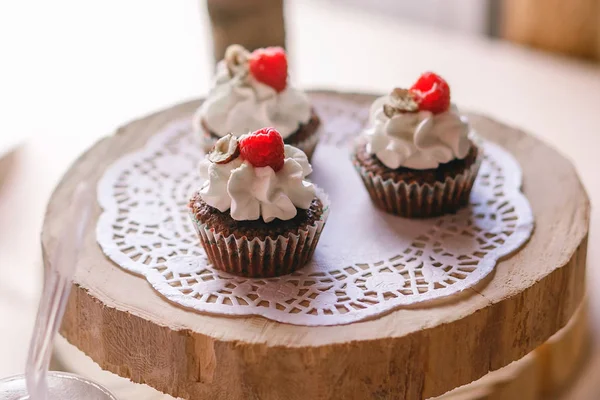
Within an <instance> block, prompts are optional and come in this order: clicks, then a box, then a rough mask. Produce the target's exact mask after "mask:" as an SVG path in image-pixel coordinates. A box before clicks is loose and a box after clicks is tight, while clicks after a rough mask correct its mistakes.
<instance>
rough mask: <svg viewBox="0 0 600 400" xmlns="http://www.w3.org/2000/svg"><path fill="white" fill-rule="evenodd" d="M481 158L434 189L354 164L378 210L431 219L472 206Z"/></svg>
mask: <svg viewBox="0 0 600 400" xmlns="http://www.w3.org/2000/svg"><path fill="white" fill-rule="evenodd" d="M482 158H483V157H482V154H481V150H480V152H479V154H478V156H477V159H476V160H475V162H474V163H473V164H472V165H471V166H470V167H469V168H467V169H465V170H464V171H463V172H461V173H459V174H457V175H455V176H453V177H447V178H446V180H445V181H444V182H435V183H434V184H433V185H432V184H429V183H425V184H422V185H421V184H417V183H415V182H412V183H410V184H407V183H406V182H403V181H400V182H394V181H393V180H392V179H385V180H384V179H382V178H381V177H380V176H379V175H376V174H373V173H372V172H370V171H368V170H367V169H366V168H364V167H363V166H362V165H361V164H360V163H359V161H358V160H357V159H356V158H355V157H353V159H352V162H353V164H354V167H355V169H356V170H357V171H358V173H359V175H360V177H361V179H362V181H363V183H364V185H365V187H366V188H367V191H368V192H369V196H370V197H371V200H372V201H373V202H374V203H375V205H376V206H377V207H378V208H380V209H382V210H384V211H386V212H388V213H391V214H395V215H398V216H400V217H405V218H431V217H437V216H440V215H444V214H451V213H455V212H456V211H458V210H459V209H460V208H462V207H464V206H466V205H467V204H468V203H469V196H470V194H471V189H472V188H473V183H474V182H475V178H476V177H477V172H478V171H479V167H480V165H481V161H482Z"/></svg>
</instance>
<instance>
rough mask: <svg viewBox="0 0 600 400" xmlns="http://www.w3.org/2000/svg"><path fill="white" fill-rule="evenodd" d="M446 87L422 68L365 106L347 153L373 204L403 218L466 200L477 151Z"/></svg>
mask: <svg viewBox="0 0 600 400" xmlns="http://www.w3.org/2000/svg"><path fill="white" fill-rule="evenodd" d="M469 136H470V128H469V125H468V122H467V120H466V118H464V117H462V116H460V114H459V113H458V110H457V108H456V106H454V105H453V104H452V103H451V102H450V88H449V86H448V84H447V83H446V81H445V80H444V79H442V78H441V77H440V76H438V75H436V74H434V73H431V72H427V73H424V74H423V75H421V77H420V78H419V80H418V81H417V83H415V84H414V85H413V86H412V87H411V88H410V89H408V90H407V89H394V90H393V91H392V93H391V94H390V95H388V96H384V97H381V98H379V99H377V100H375V102H374V103H373V105H372V106H371V113H370V123H369V127H368V128H367V129H366V130H365V132H364V135H362V137H361V138H360V139H359V142H358V144H357V146H356V148H355V150H354V153H353V155H352V162H353V164H354V167H355V169H356V170H357V171H358V173H359V174H360V177H361V178H362V180H363V183H364V184H365V187H366V188H367V190H368V192H369V195H370V197H371V199H372V201H373V202H374V204H375V205H376V206H377V207H379V208H381V209H383V210H385V211H386V212H389V213H392V214H395V215H399V216H402V217H407V218H428V217H434V216H439V215H443V214H446V213H454V212H456V211H457V210H458V209H460V208H461V207H464V206H465V205H467V204H468V202H469V195H470V193H471V189H472V187H473V183H474V181H475V178H476V176H477V172H478V170H479V166H480V164H481V159H482V153H481V149H480V148H479V147H477V145H476V144H475V143H474V141H473V140H472V139H470V137H469Z"/></svg>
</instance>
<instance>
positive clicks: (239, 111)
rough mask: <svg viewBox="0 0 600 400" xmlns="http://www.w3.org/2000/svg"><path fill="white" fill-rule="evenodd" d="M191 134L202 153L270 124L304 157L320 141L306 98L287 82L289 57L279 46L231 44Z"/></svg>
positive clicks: (311, 151)
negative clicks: (255, 47)
mask: <svg viewBox="0 0 600 400" xmlns="http://www.w3.org/2000/svg"><path fill="white" fill-rule="evenodd" d="M193 124H194V130H195V132H196V134H197V136H198V137H199V138H200V139H201V141H202V145H203V148H204V150H205V152H209V151H210V150H211V149H212V147H213V145H214V144H215V142H216V141H217V140H218V139H220V138H222V137H224V136H226V135H228V134H230V133H231V134H233V135H235V136H240V135H242V134H244V133H246V132H249V131H254V130H257V129H261V128H263V127H265V126H272V127H274V128H275V129H277V130H278V131H279V133H280V134H281V136H282V137H283V141H284V143H285V144H289V145H292V146H294V147H297V148H299V149H300V150H302V151H303V152H304V153H305V154H306V155H307V156H308V159H309V160H310V158H311V157H312V154H313V152H314V150H315V147H316V145H317V141H318V139H319V136H318V133H319V129H318V128H319V125H320V121H319V117H318V116H317V114H316V113H315V111H314V109H313V108H312V106H311V104H310V101H309V99H308V96H307V95H306V94H305V93H304V92H302V91H300V90H298V89H296V88H294V87H292V86H291V85H289V83H288V64H287V55H286V53H285V51H284V50H283V49H282V48H280V47H268V48H265V49H258V50H255V51H254V52H252V53H249V52H248V51H247V50H246V49H244V48H243V47H242V46H240V45H231V46H229V47H228V48H227V51H226V52H225V59H224V60H221V61H220V62H219V63H218V65H217V74H216V77H215V81H214V85H213V88H212V89H211V91H210V92H209V94H208V97H207V98H206V100H205V101H204V103H202V105H201V106H200V108H199V109H198V111H197V112H196V114H195V116H194V121H193Z"/></svg>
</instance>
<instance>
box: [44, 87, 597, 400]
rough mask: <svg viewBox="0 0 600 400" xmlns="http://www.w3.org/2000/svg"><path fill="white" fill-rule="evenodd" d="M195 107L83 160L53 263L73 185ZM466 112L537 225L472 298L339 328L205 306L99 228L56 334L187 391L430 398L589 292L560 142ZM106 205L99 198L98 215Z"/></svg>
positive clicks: (145, 123)
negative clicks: (176, 290) (164, 293)
mask: <svg viewBox="0 0 600 400" xmlns="http://www.w3.org/2000/svg"><path fill="white" fill-rule="evenodd" d="M314 95H318V96H326V97H327V96H329V97H330V98H331V99H332V100H336V99H337V100H339V99H340V98H343V99H346V100H351V101H355V102H357V103H360V104H365V105H367V104H369V103H370V102H371V101H372V100H373V97H372V96H367V95H356V94H339V93H332V92H318V93H314ZM198 104H199V103H198V102H190V103H185V104H181V105H178V106H175V107H173V108H170V109H168V110H165V111H162V112H159V113H156V114H154V115H151V116H149V117H146V118H143V119H141V120H138V121H135V122H132V123H130V124H128V125H127V126H125V127H123V128H121V129H119V130H118V131H117V133H116V134H115V135H113V136H111V137H108V138H105V139H103V140H101V141H100V142H99V143H97V144H96V145H95V146H94V147H93V148H92V149H90V150H89V151H88V152H86V153H85V154H84V155H83V156H81V157H80V158H79V159H78V160H77V162H76V163H75V165H73V167H72V168H71V169H70V170H69V171H68V172H67V174H66V175H65V176H64V178H63V180H62V181H61V183H60V184H59V186H58V187H57V189H56V191H55V193H54V194H53V196H52V198H51V200H50V203H49V205H48V210H47V214H46V219H45V222H44V227H43V233H42V244H43V254H44V260H45V262H47V260H49V259H52V255H53V253H54V252H55V251H56V244H57V239H58V238H59V237H60V235H61V234H62V233H63V232H64V230H65V229H74V227H71V226H65V225H64V224H63V223H62V221H63V216H64V212H65V210H66V209H67V208H68V207H69V204H68V199H69V196H70V195H71V194H72V191H73V189H74V187H75V185H76V184H77V183H78V182H79V181H81V180H87V181H89V182H90V183H91V184H92V186H93V187H95V184H96V183H97V182H98V180H99V179H100V177H101V176H102V174H103V172H104V170H105V169H106V167H107V166H108V165H110V164H111V163H112V162H113V161H114V160H116V159H118V158H120V157H121V156H122V155H124V154H125V153H128V152H131V151H134V150H136V149H138V148H140V147H141V146H143V145H144V143H145V142H146V141H147V140H148V138H150V137H151V136H152V135H153V134H154V133H155V132H157V131H158V130H159V129H161V128H162V127H164V125H165V124H167V123H168V122H169V121H172V120H173V119H177V118H180V117H184V116H187V115H191V114H192V113H193V112H194V110H195V109H196V107H197V106H198ZM323 117H324V118H327V116H326V115H324V116H323ZM471 122H472V124H473V126H474V127H475V129H476V130H477V131H478V132H479V133H480V134H481V136H483V137H485V138H487V139H489V140H492V141H494V142H496V143H498V144H500V145H502V146H503V147H504V148H506V149H507V150H508V151H510V152H511V153H512V154H513V155H514V156H515V157H516V159H517V160H518V162H519V163H520V164H521V167H522V169H523V175H524V176H523V190H524V193H525V195H526V196H527V198H528V200H529V202H530V204H531V206H532V209H533V212H534V216H535V224H536V225H535V230H534V233H533V235H532V237H531V239H530V241H529V242H528V243H527V244H526V245H525V246H524V247H523V248H522V249H521V250H520V251H518V252H517V253H516V254H514V255H512V256H511V257H508V258H506V259H504V260H502V261H501V262H500V263H499V264H498V265H497V267H496V270H495V273H493V274H492V276H491V277H489V278H488V279H487V281H486V282H485V283H484V284H483V285H479V286H477V287H476V288H474V289H469V292H468V293H467V295H462V296H458V297H457V298H456V299H450V301H444V302H434V303H432V304H426V305H422V306H419V307H410V308H404V309H399V310H397V311H394V312H391V313H389V314H387V315H384V316H382V317H379V318H376V319H372V320H369V321H363V322H358V323H353V324H350V325H344V326H328V327H308V326H294V325H289V324H282V323H278V322H274V321H271V320H267V319H264V318H262V317H238V318H228V317H221V316H216V315H207V314H200V313H197V312H193V311H188V310H186V309H183V308H180V307H178V306H176V305H174V304H172V303H169V302H168V301H166V300H165V299H163V298H162V297H161V296H160V295H159V294H158V293H157V292H155V291H154V290H153V289H152V288H151V287H150V285H149V284H148V283H147V282H146V280H145V279H143V278H141V277H138V276H134V275H132V274H130V273H127V272H125V271H124V270H122V269H121V268H119V267H117V266H116V265H114V264H113V263H112V262H111V261H109V260H108V259H107V258H106V257H105V256H104V254H103V253H102V251H101V249H100V247H99V246H98V244H97V243H96V240H95V230H94V229H95V227H94V226H91V227H90V229H89V231H88V232H87V234H86V239H85V249H84V251H83V256H82V258H81V259H80V264H79V266H78V271H77V273H76V276H75V279H74V287H73V292H72V295H71V298H70V300H69V305H68V307H67V310H66V313H65V320H64V323H63V326H62V330H61V332H62V335H63V336H64V337H65V338H66V339H67V340H68V341H69V342H70V343H72V344H74V345H75V346H77V347H78V348H79V349H80V350H82V351H83V352H84V353H86V354H87V355H89V356H90V357H91V358H92V359H93V360H94V361H95V362H96V363H98V364H99V365H100V367H101V368H103V369H105V370H108V371H111V372H113V373H116V374H118V375H120V376H123V377H126V378H129V379H131V380H132V381H134V382H140V383H146V384H148V385H150V386H152V387H154V388H156V389H157V390H159V391H162V392H165V393H168V394H171V395H173V396H176V397H182V398H184V399H217V400H218V399H223V400H225V399H227V400H232V399H261V400H268V399H287V400H296V399H298V400H300V399H302V400H304V399H397V398H401V399H424V398H430V397H435V396H440V395H442V394H444V393H445V392H448V391H450V390H452V389H455V388H457V387H459V386H462V385H465V384H468V383H470V382H473V381H475V380H477V379H479V378H481V377H483V376H484V375H486V374H488V372H490V371H494V370H498V369H500V368H502V367H504V366H506V365H508V364H510V363H511V362H513V361H515V360H519V359H521V358H523V357H525V356H527V355H528V354H529V353H531V352H532V351H533V350H535V349H536V348H538V346H540V345H542V344H543V343H544V342H546V341H547V340H548V339H549V338H550V337H551V336H552V335H553V334H555V333H556V332H557V331H559V330H560V329H561V328H562V327H564V326H565V325H566V324H567V323H568V322H569V320H570V319H571V317H572V316H573V315H574V314H575V313H576V310H577V309H578V307H579V306H580V304H581V303H582V299H583V298H584V284H585V260H586V245H587V234H588V225H589V213H590V206H589V202H588V198H587V195H586V193H585V190H584V189H583V187H582V185H581V182H580V181H579V178H578V176H577V173H576V171H575V169H574V168H573V166H572V165H571V163H570V162H569V161H568V160H566V159H565V158H564V157H562V156H561V155H560V154H558V153H557V152H556V151H555V150H554V149H552V148H550V147H549V146H547V145H546V144H544V143H543V142H541V141H539V140H537V139H536V138H534V137H533V136H530V135H527V134H525V133H523V132H521V131H519V130H517V129H514V128H511V127H507V126H505V125H502V124H500V123H498V122H495V121H492V120H490V119H488V118H485V117H482V116H477V115H471ZM100 211H101V210H100V207H99V206H97V205H96V206H95V209H94V213H95V216H96V217H97V216H98V215H99V214H100ZM573 324H574V323H573ZM521 362H522V361H521Z"/></svg>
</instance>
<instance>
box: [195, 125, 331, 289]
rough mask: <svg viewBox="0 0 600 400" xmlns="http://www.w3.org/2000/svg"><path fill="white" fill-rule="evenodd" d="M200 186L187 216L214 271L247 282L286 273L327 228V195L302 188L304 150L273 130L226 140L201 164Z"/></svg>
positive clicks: (301, 260)
mask: <svg viewBox="0 0 600 400" xmlns="http://www.w3.org/2000/svg"><path fill="white" fill-rule="evenodd" d="M199 170H200V176H201V178H203V179H205V181H204V183H203V185H202V187H201V188H200V190H199V191H198V192H197V193H196V194H195V195H194V196H193V197H192V199H191V200H190V204H189V208H190V216H191V218H192V221H193V223H194V227H195V229H196V232H197V233H198V235H199V237H200V241H201V243H202V246H203V247H204V250H205V252H206V256H207V257H208V259H209V261H210V262H211V264H212V265H213V266H214V267H215V268H218V269H221V270H223V271H226V272H230V273H233V274H238V275H244V276H251V277H269V276H276V275H283V274H287V273H291V272H293V271H295V270H297V269H298V268H301V267H302V266H304V265H305V264H306V263H307V262H308V261H309V260H310V259H311V257H312V254H313V253H314V250H315V247H316V245H317V242H318V240H319V237H320V235H321V231H322V229H323V227H324V225H325V221H326V219H327V215H328V212H329V204H328V200H327V197H326V196H325V194H324V193H323V192H322V191H321V190H320V189H318V188H316V187H315V186H314V185H313V184H312V183H310V182H308V181H306V180H305V178H306V176H307V175H308V174H310V173H311V171H312V168H311V166H310V164H309V162H308V159H307V157H306V155H305V154H304V152H302V150H299V149H297V148H295V147H293V146H290V145H285V144H284V142H283V139H282V137H281V135H280V134H279V132H277V130H275V129H274V128H263V129H260V130H258V131H256V132H253V133H248V134H246V135H243V136H242V137H240V138H239V139H238V138H237V137H236V136H234V135H231V134H229V135H227V136H224V137H222V138H221V139H219V140H218V141H217V143H216V144H215V146H214V148H213V149H212V150H211V152H210V153H209V154H208V155H207V156H206V158H205V159H204V160H202V161H201V162H200V166H199Z"/></svg>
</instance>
